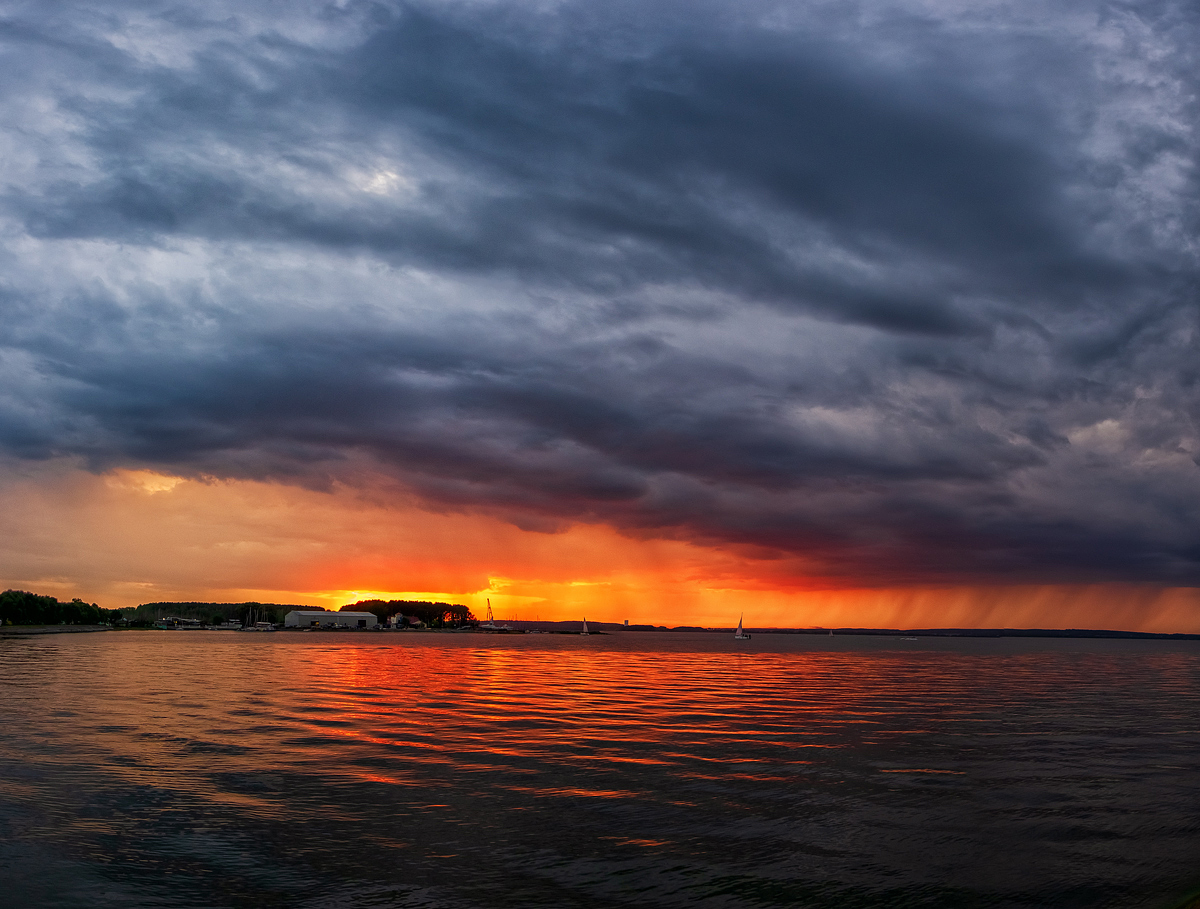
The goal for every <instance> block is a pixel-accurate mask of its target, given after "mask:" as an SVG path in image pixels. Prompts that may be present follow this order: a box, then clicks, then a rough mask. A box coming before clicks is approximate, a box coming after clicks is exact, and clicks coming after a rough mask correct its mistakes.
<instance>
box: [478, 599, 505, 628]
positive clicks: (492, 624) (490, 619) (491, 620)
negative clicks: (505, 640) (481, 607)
mask: <svg viewBox="0 0 1200 909" xmlns="http://www.w3.org/2000/svg"><path fill="white" fill-rule="evenodd" d="M487 607H488V614H487V621H486V622H484V623H483V624H482V625H480V626H479V630H480V631H496V632H499V633H500V634H506V633H508V632H510V631H512V626H511V625H497V624H496V618H495V616H493V615H492V598H491V597H488V601H487Z"/></svg>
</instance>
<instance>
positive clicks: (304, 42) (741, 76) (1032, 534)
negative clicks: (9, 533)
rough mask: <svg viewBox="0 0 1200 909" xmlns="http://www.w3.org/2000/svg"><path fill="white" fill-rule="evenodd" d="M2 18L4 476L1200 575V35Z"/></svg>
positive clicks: (1021, 565)
mask: <svg viewBox="0 0 1200 909" xmlns="http://www.w3.org/2000/svg"><path fill="white" fill-rule="evenodd" d="M3 10H4V12H3V18H2V20H0V46H2V48H3V53H4V54H5V58H6V66H5V69H6V72H8V73H10V74H12V77H11V78H9V79H6V81H5V83H4V85H3V86H2V87H0V123H3V124H5V126H4V127H3V128H2V129H0V142H2V143H3V147H2V154H0V244H2V245H0V266H2V267H0V320H2V324H3V326H4V331H3V333H2V334H0V448H2V449H3V451H4V453H5V454H6V455H7V456H8V457H10V458H16V459H43V460H44V459H53V458H77V459H81V460H82V462H83V463H85V464H86V465H88V466H89V468H90V469H93V470H97V471H102V470H109V469H112V468H114V467H129V468H139V467H147V468H151V469H155V470H159V471H166V472H172V473H176V474H179V475H209V476H215V477H227V478H253V479H270V480H278V481H282V482H286V483H294V484H300V485H304V486H307V487H310V488H315V489H322V488H328V487H329V486H330V484H332V483H345V484H350V485H354V486H358V487H361V488H363V489H364V490H367V491H368V494H370V495H375V496H382V497H384V498H386V497H387V496H388V495H393V494H399V493H396V492H395V490H404V491H405V492H404V494H411V493H412V492H415V493H416V494H417V495H419V496H420V497H422V499H423V500H424V501H426V502H428V503H431V504H432V505H434V506H435V507H441V508H448V509H452V510H462V511H467V512H484V513H488V514H491V515H495V516H500V517H502V518H504V519H506V520H509V521H511V522H513V523H516V524H517V525H518V526H521V527H526V528H530V529H542V530H554V529H557V528H561V527H563V526H566V525H567V524H569V523H571V522H579V521H582V522H596V523H607V524H611V525H612V526H614V527H616V528H618V529H620V530H622V531H623V532H625V533H628V534H632V535H635V536H637V535H642V536H647V537H668V538H675V539H682V540H690V541H695V542H701V543H705V544H712V545H716V546H721V547H735V548H738V549H739V551H743V552H745V553H748V554H753V555H756V556H759V557H763V558H771V559H774V560H776V561H778V560H785V561H788V562H789V563H791V564H794V566H795V567H794V570H795V572H796V573H797V574H804V575H812V576H814V577H817V578H825V579H830V580H831V581H833V582H836V583H849V582H853V583H858V584H861V583H879V584H895V583H912V584H929V583H956V584H959V583H972V582H981V583H995V582H998V581H1023V582H1039V583H1045V582H1063V583H1090V582H1096V581H1104V580H1124V581H1151V582H1162V583H1173V584H1195V583H1197V582H1200V467H1198V466H1197V459H1198V458H1200V437H1198V432H1197V422H1196V421H1197V410H1198V407H1197V405H1198V403H1200V391H1198V388H1197V380H1198V377H1200V368H1198V367H1197V365H1196V364H1197V358H1196V355H1195V348H1196V343H1197V338H1198V333H1197V331H1198V328H1200V326H1198V325H1197V302H1196V286H1197V275H1198V270H1197V264H1198V248H1197V242H1196V240H1195V237H1196V236H1197V227H1198V226H1200V225H1198V223H1197V211H1198V209H1197V198H1198V190H1197V184H1196V174H1195V152H1194V149H1195V147H1196V138H1197V137H1196V135H1195V122H1196V107H1195V105H1196V101H1195V98H1196V97H1197V96H1198V95H1197V88H1198V86H1197V84H1196V83H1197V78H1196V76H1195V73H1196V72H1197V71H1200V68H1198V67H1197V61H1196V59H1195V51H1194V48H1195V47H1197V46H1200V42H1198V40H1197V39H1198V38H1200V34H1198V33H1197V25H1198V17H1197V14H1196V13H1195V11H1194V10H1193V9H1192V8H1191V7H1190V6H1188V5H1185V4H1171V3H1144V4H1136V3H1135V4H1125V5H1121V6H1116V5H1108V4H1102V3H1078V4H1058V5H1055V7H1054V8H1053V9H1049V10H1048V9H1046V8H1045V5H1044V4H1036V3H1032V2H1029V3H1020V2H1016V3H994V4H991V5H986V4H971V5H969V6H965V7H963V8H958V7H956V6H955V5H953V4H936V3H919V2H909V3H887V2H875V3H869V4H858V5H854V4H847V3H830V4H806V5H804V6H803V7H802V8H796V7H794V6H793V5H775V4H769V3H764V4H758V5H751V6H747V5H746V4H732V3H699V4H697V3H686V4H683V3H679V4H676V3H670V2H660V3H656V4H653V5H650V6H647V5H645V4H639V5H637V6H634V5H633V4H623V3H613V4H602V5H599V6H597V5H596V4H589V3H572V2H564V3H555V4H532V3H530V4H516V3H513V4H503V5H498V4H489V3H449V2H447V3H428V4H424V3H411V4H375V3H372V4H365V3H343V4H329V5H324V4H319V3H312V4H308V5H304V4H292V5H288V6H287V7H286V8H281V7H279V6H278V5H275V4H267V3H262V4H257V5H256V4H253V3H238V4H230V5H229V7H228V8H227V9H223V8H221V7H220V5H219V4H206V5H205V11H204V13H203V14H201V13H198V12H195V11H185V10H182V9H180V8H177V7H175V6H173V5H170V4H167V3H163V4H155V3H128V4H121V3H114V4H108V5H106V6H105V8H104V9H103V11H100V12H97V11H96V10H95V9H94V8H92V7H88V6H83V5H79V6H76V5H73V4H65V3H64V4H50V5H45V4H38V5H37V6H36V7H35V6H33V5H26V4H21V3H9V4H6V5H5V6H4V7H3Z"/></svg>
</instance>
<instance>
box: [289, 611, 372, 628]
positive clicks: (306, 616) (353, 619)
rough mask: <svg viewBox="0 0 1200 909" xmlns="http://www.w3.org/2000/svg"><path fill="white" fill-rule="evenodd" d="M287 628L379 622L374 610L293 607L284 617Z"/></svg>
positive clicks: (349, 625) (368, 626)
mask: <svg viewBox="0 0 1200 909" xmlns="http://www.w3.org/2000/svg"><path fill="white" fill-rule="evenodd" d="M283 624H284V627H286V628H337V627H339V626H342V625H346V626H348V627H350V628H374V627H375V626H376V625H378V624H379V619H377V618H375V614H374V613H372V612H326V611H324V610H321V609H293V610H292V611H291V612H289V613H288V614H287V615H286V616H284V618H283Z"/></svg>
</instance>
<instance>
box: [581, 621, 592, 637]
mask: <svg viewBox="0 0 1200 909" xmlns="http://www.w3.org/2000/svg"><path fill="white" fill-rule="evenodd" d="M579 633H580V634H591V632H590V631H588V630H587V619H586V618H585V619H584V620H583V631H581V632H579Z"/></svg>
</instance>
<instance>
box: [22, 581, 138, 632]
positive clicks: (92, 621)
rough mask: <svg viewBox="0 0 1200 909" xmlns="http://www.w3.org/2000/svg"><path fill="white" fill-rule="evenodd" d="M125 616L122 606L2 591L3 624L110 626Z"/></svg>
mask: <svg viewBox="0 0 1200 909" xmlns="http://www.w3.org/2000/svg"><path fill="white" fill-rule="evenodd" d="M120 619H121V611H120V610H119V609H102V608H101V607H100V606H97V605H96V604H95V603H85V602H84V601H83V600H81V599H79V598H78V597H76V598H75V599H73V600H71V601H70V602H67V603H64V602H62V601H61V600H59V599H57V598H55V597H51V596H42V595H39V594H36V593H30V592H29V591H28V590H6V591H4V593H0V625H109V624H112V623H114V622H117V621H119V620H120Z"/></svg>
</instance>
